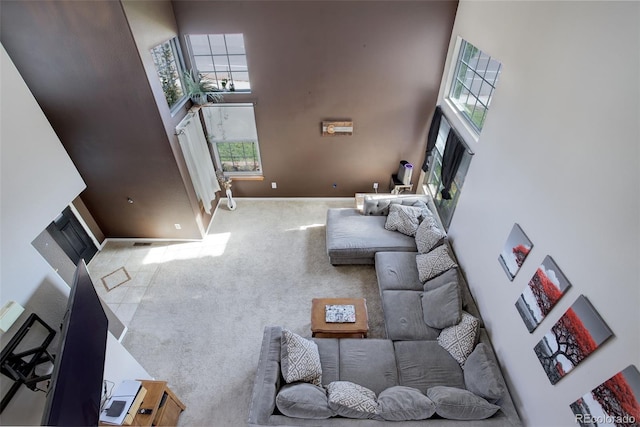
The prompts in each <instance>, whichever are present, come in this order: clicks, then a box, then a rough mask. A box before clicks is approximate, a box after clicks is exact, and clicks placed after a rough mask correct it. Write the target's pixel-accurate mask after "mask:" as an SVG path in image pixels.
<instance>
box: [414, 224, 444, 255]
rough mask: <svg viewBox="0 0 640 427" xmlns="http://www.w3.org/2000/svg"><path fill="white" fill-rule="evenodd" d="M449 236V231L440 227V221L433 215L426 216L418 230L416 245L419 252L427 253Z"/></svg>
mask: <svg viewBox="0 0 640 427" xmlns="http://www.w3.org/2000/svg"><path fill="white" fill-rule="evenodd" d="M446 237H447V233H445V232H444V230H442V229H440V227H438V223H437V222H436V220H435V219H433V217H428V218H425V219H424V221H422V222H421V223H420V225H419V226H418V229H417V230H416V247H417V248H418V252H420V253H421V254H426V253H428V252H429V251H431V250H432V249H433V248H435V247H436V246H438V245H440V244H442V242H444V239H445V238H446Z"/></svg>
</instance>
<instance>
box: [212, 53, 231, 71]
mask: <svg viewBox="0 0 640 427" xmlns="http://www.w3.org/2000/svg"><path fill="white" fill-rule="evenodd" d="M213 64H214V65H215V67H216V71H217V72H228V71H229V59H228V57H227V55H224V56H214V57H213Z"/></svg>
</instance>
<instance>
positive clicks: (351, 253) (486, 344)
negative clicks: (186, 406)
mask: <svg viewBox="0 0 640 427" xmlns="http://www.w3.org/2000/svg"><path fill="white" fill-rule="evenodd" d="M418 200H420V201H422V202H423V203H424V202H426V204H427V205H431V206H430V207H431V209H432V210H433V211H435V210H434V207H433V205H432V204H431V202H430V201H429V200H428V199H427V198H426V197H415V196H414V197H408V198H407V197H399V198H394V199H393V203H401V204H404V205H408V206H413V205H415V204H416V202H417V201H418ZM368 202H369V203H368V204H367V202H366V201H365V207H364V211H363V212H360V211H358V210H356V209H330V210H329V211H328V213H327V252H328V255H329V258H330V260H331V263H332V264H346V263H353V264H371V263H375V269H376V275H377V279H378V286H379V291H380V295H381V298H382V306H383V315H384V320H385V328H386V333H387V339H349V338H343V339H328V338H311V340H312V341H313V342H314V343H315V344H316V345H317V348H318V353H319V359H320V364H321V366H322V385H323V386H325V389H326V386H328V385H329V384H330V383H332V382H334V381H349V382H353V383H355V384H359V385H361V386H364V387H366V388H368V389H370V390H371V391H373V392H374V393H375V394H376V395H377V396H378V398H379V399H380V401H381V402H380V405H381V406H380V408H382V409H384V408H383V407H382V396H383V394H381V393H383V392H385V390H394V388H395V387H398V386H401V387H400V388H402V387H411V388H412V389H413V390H418V391H419V392H418V394H422V395H427V396H428V397H429V398H433V399H434V402H436V403H435V407H436V410H435V411H436V413H435V414H433V416H431V417H429V418H428V419H420V420H410V419H411V414H414V412H411V411H409V412H408V413H409V414H410V416H409V418H408V419H409V420H406V421H394V425H395V424H398V422H399V423H400V424H402V425H412V426H414V425H415V426H434V427H435V426H463V425H464V426H476V425H477V426H518V425H521V421H520V419H519V417H518V414H517V411H516V409H515V406H514V404H513V401H512V399H511V396H510V394H509V391H508V389H507V387H506V383H505V381H504V378H503V376H502V373H501V372H500V368H499V365H498V363H497V360H496V357H495V353H494V351H493V348H492V346H491V342H490V340H489V336H488V334H487V332H486V330H484V328H482V320H481V317H480V313H479V311H478V308H477V306H476V304H475V302H474V300H473V297H472V295H471V293H470V291H469V287H468V285H467V283H466V281H465V279H464V276H463V275H462V274H461V272H460V271H459V270H458V269H457V268H454V269H452V270H449V271H447V272H446V273H444V274H441V275H440V276H438V277H436V278H434V279H432V280H431V281H427V282H426V284H423V283H422V282H421V281H420V278H419V273H418V268H417V266H416V255H417V252H416V250H417V247H416V244H415V239H414V238H413V237H409V236H404V237H407V238H406V239H405V238H404V237H399V236H395V235H390V234H389V233H394V234H401V233H398V232H395V231H388V230H385V228H384V224H385V219H386V218H385V215H386V214H387V213H388V209H389V205H390V203H391V201H390V200H388V199H387V200H384V199H383V200H369V201H368ZM417 205H420V204H417ZM375 242H380V245H379V246H376V243H375ZM444 245H446V246H447V247H448V248H449V251H450V252H451V253H452V254H453V251H452V250H451V248H450V246H449V244H448V242H447V241H446V240H445V241H444ZM454 279H455V280H457V283H458V285H457V287H458V289H459V295H460V300H461V301H462V309H463V310H464V311H465V312H466V313H469V314H470V315H471V316H473V317H475V318H477V319H479V320H480V328H479V334H478V335H479V337H478V343H479V344H478V345H477V346H476V347H475V350H474V352H473V353H472V354H471V355H470V356H469V359H468V361H469V362H467V363H465V364H464V365H461V364H460V363H459V361H458V360H456V359H455V358H454V357H452V354H450V352H449V351H448V350H446V349H445V348H443V346H441V345H440V344H439V342H438V337H439V335H440V333H441V330H440V329H437V328H432V327H430V326H428V325H427V324H426V323H425V320H424V309H423V302H422V298H423V294H424V293H425V290H426V289H427V286H430V285H434V284H435V282H443V281H447V280H454ZM438 286H440V285H439V284H438ZM432 287H434V288H435V286H432ZM281 349H282V329H281V328H280V327H277V326H271V327H266V328H265V330H264V335H263V341H262V348H261V353H260V358H259V362H258V369H257V373H256V378H255V383H254V389H253V395H252V399H251V406H250V414H249V425H250V426H266V425H269V426H285V425H287V426H291V425H295V426H307V425H313V426H337V425H340V426H380V425H386V423H387V421H384V419H389V418H387V417H384V419H383V417H381V416H380V414H378V415H376V416H375V417H369V418H373V419H353V418H345V417H342V416H330V417H328V418H327V414H326V408H324V407H322V408H321V409H322V410H323V411H324V412H323V414H324V415H323V416H319V415H318V413H317V412H314V410H315V409H317V408H316V405H317V404H318V402H319V401H321V400H323V399H324V398H323V397H322V396H323V395H322V392H318V393H319V394H318V395H317V396H320V397H319V398H318V399H315V400H314V399H311V400H307V401H304V402H294V404H293V409H294V411H298V410H302V413H303V414H305V413H306V412H305V411H310V412H309V414H310V415H309V416H308V417H306V416H305V415H297V416H296V417H294V416H286V415H284V414H283V413H282V411H280V410H279V408H281V406H280V403H281V402H280V400H278V399H280V398H279V393H281V392H282V390H286V389H287V388H288V387H291V386H294V385H295V384H292V385H287V384H286V382H285V381H284V377H283V373H282V369H283V366H282V364H281V357H282V350H281ZM476 354H479V355H480V356H482V357H480V358H479V357H478V356H477V355H476ZM472 359H473V363H471V360H472ZM478 360H479V361H480V362H478ZM489 374H490V375H489ZM488 384H489V385H488ZM442 386H445V388H443V387H442ZM309 387H315V386H311V385H309ZM448 387H450V388H448ZM487 387H488V389H490V390H489V391H486V393H485V392H484V391H483V390H485V389H487ZM289 390H292V389H291V388H290V389H289ZM294 390H295V389H294ZM320 390H322V389H320ZM442 390H454V391H456V390H458V391H459V392H460V393H467V394H474V393H475V394H480V395H483V398H486V399H487V402H485V403H487V404H495V405H497V407H498V410H497V412H495V414H493V415H492V416H490V417H488V418H486V419H473V420H469V414H468V413H458V412H459V411H461V410H462V411H463V412H464V410H469V407H465V406H464V405H462V404H460V407H457V403H455V404H454V405H453V414H449V413H447V410H448V409H447V407H445V405H444V404H443V405H442V406H439V405H440V404H439V403H437V400H436V399H437V396H436V395H437V393H436V392H438V391H442ZM465 390H466V391H465ZM478 390H480V391H478ZM470 392H473V393H470ZM283 393H284V392H283ZM385 393H386V392H385ZM483 393H485V394H483ZM277 400H278V405H276V401H277ZM329 400H331V399H329ZM398 401H402V399H399V400H398ZM404 402H405V403H406V401H404ZM405 403H403V404H405ZM448 403H450V402H448ZM322 405H324V403H323V404H322ZM483 405H484V404H481V405H480V404H479V406H478V408H479V409H478V408H475V407H474V406H473V405H472V408H471V411H472V412H473V411H475V410H476V409H477V410H483V409H484V407H483ZM461 408H462V409H461ZM449 409H451V405H449ZM494 410H495V409H494ZM285 412H286V411H285ZM492 413H493V412H492ZM314 414H315V415H318V417H319V418H323V419H313V417H314V416H315V415H314ZM289 415H291V414H289ZM333 415H335V414H333ZM402 415H403V416H407V415H406V411H405V412H402ZM443 415H444V416H443ZM299 416H302V418H299ZM465 417H466V418H467V419H464V418H465ZM472 418H473V417H472ZM390 419H394V418H393V416H392V417H391V418H390Z"/></svg>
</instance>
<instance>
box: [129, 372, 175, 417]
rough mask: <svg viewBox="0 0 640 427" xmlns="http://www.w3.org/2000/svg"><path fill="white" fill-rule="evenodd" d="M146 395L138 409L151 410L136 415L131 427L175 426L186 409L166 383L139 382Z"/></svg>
mask: <svg viewBox="0 0 640 427" xmlns="http://www.w3.org/2000/svg"><path fill="white" fill-rule="evenodd" d="M139 381H140V382H142V387H144V388H146V389H147V394H146V395H145V396H144V399H143V400H142V404H141V405H140V409H151V410H152V412H151V413H150V414H140V413H138V414H136V416H135V418H134V419H133V423H132V424H131V425H133V426H177V425H178V418H179V417H180V414H181V413H182V411H184V410H185V409H186V406H185V404H184V403H182V402H181V401H180V399H178V397H177V396H176V395H175V394H174V393H173V392H172V391H171V389H170V388H169V387H168V386H167V382H166V381H151V380H139Z"/></svg>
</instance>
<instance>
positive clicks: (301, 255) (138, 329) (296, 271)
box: [124, 199, 384, 426]
mask: <svg viewBox="0 0 640 427" xmlns="http://www.w3.org/2000/svg"><path fill="white" fill-rule="evenodd" d="M237 203H238V207H237V209H236V210H235V211H233V212H231V211H228V210H227V209H226V207H224V206H223V207H221V208H220V209H218V212H217V213H216V215H215V218H214V221H213V224H212V227H211V231H210V235H209V236H208V237H207V239H206V240H205V241H204V242H202V243H199V244H182V245H178V244H176V245H173V246H172V248H171V249H172V250H171V251H167V252H168V253H172V254H173V256H172V257H171V258H167V259H164V260H158V261H157V262H159V263H160V264H159V268H158V271H157V273H156V274H155V275H154V277H153V279H152V282H151V284H150V285H149V288H148V290H147V292H146V294H145V295H144V297H143V299H142V302H141V303H140V306H139V307H138V310H137V311H136V314H135V316H134V318H133V319H132V321H131V324H130V327H129V332H128V333H127V335H126V336H125V339H124V345H125V346H126V348H127V349H129V351H130V352H131V353H132V354H133V356H134V357H135V358H136V359H137V360H138V361H139V362H140V363H141V364H142V365H143V366H144V367H145V368H146V369H147V371H148V372H149V373H150V374H151V375H152V376H154V377H155V378H156V379H162V380H167V381H168V382H169V386H170V387H171V388H172V389H173V391H174V392H175V393H176V394H177V395H178V396H179V397H180V398H181V399H182V400H183V402H184V403H185V404H186V405H187V409H186V411H185V412H183V414H182V415H181V418H180V425H183V426H242V425H246V424H247V419H248V414H249V401H250V397H251V391H252V387H253V379H254V375H255V372H256V364H257V362H258V355H259V350H260V344H261V340H262V332H263V329H264V327H265V326H266V325H281V326H283V327H286V328H288V329H291V330H292V331H294V332H296V333H299V334H301V335H303V336H310V326H311V321H310V310H311V299H312V298H316V297H364V298H366V299H367V306H368V311H369V317H370V323H369V327H370V334H369V336H370V337H372V338H383V337H384V326H383V322H382V309H381V306H380V297H379V294H378V286H377V282H376V276H375V270H374V268H373V266H340V267H334V266H332V265H331V264H329V259H328V257H327V254H326V249H325V218H326V211H327V209H328V208H330V207H352V206H353V203H354V202H353V201H352V200H346V199H345V201H322V200H318V201H307V200H291V201H273V200H264V201H260V200H258V201H256V200H242V199H238V200H237Z"/></svg>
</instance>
